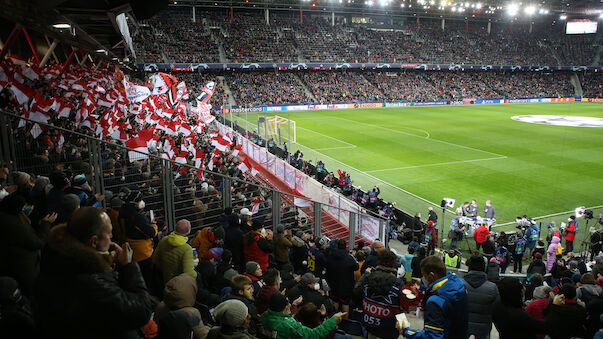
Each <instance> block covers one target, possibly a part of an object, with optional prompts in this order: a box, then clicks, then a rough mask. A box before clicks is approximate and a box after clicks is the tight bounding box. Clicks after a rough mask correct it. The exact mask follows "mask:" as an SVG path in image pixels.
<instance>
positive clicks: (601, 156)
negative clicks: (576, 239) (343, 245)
mask: <svg viewBox="0 0 603 339" xmlns="http://www.w3.org/2000/svg"><path fill="white" fill-rule="evenodd" d="M270 115H279V116H281V117H285V118H287V117H289V118H290V119H291V120H294V121H295V122H296V138H297V140H296V141H297V142H296V143H290V144H291V145H290V146H289V149H290V150H291V152H293V151H295V150H296V149H300V150H301V151H302V152H303V153H304V159H306V160H309V159H311V160H312V162H313V163H315V162H316V161H317V160H322V161H323V162H324V163H325V165H326V166H327V169H329V170H330V171H333V172H336V171H337V169H342V170H345V171H347V172H350V175H351V178H352V180H353V181H354V185H361V186H362V188H363V189H370V188H372V187H373V186H375V185H376V184H378V185H379V187H380V189H381V195H380V196H381V197H382V198H384V199H385V200H388V201H395V202H396V203H397V206H398V207H399V208H401V209H403V210H405V211H407V212H409V213H411V214H414V213H415V212H417V211H419V212H421V213H423V216H425V215H426V214H427V206H429V205H430V203H434V204H436V205H438V206H439V202H440V201H441V200H442V198H444V197H448V198H454V199H456V205H455V207H456V206H458V205H459V204H462V202H464V201H471V199H475V200H477V202H478V205H479V206H480V209H481V208H482V207H483V205H484V202H485V201H486V200H488V199H489V200H491V201H492V203H493V205H494V206H495V207H496V208H497V210H498V218H497V224H498V225H500V226H499V229H498V230H503V229H512V228H514V226H515V223H514V220H515V217H516V216H519V215H523V214H527V215H528V216H530V217H542V218H539V220H540V221H544V222H549V221H550V220H556V221H557V222H558V223H557V225H559V222H561V221H564V220H566V219H567V217H568V216H569V215H570V214H573V212H572V211H573V210H574V209H575V208H576V207H578V206H586V207H592V208H593V210H594V211H595V213H596V214H595V216H596V217H597V218H598V215H599V213H601V212H603V208H602V207H601V206H600V205H603V195H602V193H603V128H597V127H567V126H555V125H545V124H534V123H527V122H520V121H516V120H513V119H511V117H513V116H517V115H567V116H586V117H595V118H603V105H601V104H596V103H554V104H553V103H550V104H504V105H461V106H428V107H425V106H423V107H403V108H377V109H348V110H324V111H304V112H290V113H289V112H278V113H259V114H258V113H253V114H252V113H247V114H245V113H238V114H237V116H233V118H234V120H235V121H237V123H239V124H244V123H245V120H247V121H248V122H247V125H248V128H250V129H253V130H257V120H258V117H259V116H270ZM227 118H229V117H228V116H227ZM263 134H264V133H263V131H262V135H263ZM281 135H282V137H283V139H284V141H285V140H286V139H287V136H288V129H287V127H286V126H281ZM436 211H437V212H438V215H440V218H441V212H442V211H441V209H439V208H436ZM451 216H452V214H450V213H447V215H446V220H447V221H449V220H450V217H451ZM595 221H596V219H595V220H592V221H591V223H590V226H592V225H594V224H595ZM446 224H448V222H446ZM579 224H580V225H584V221H583V220H581V221H580V222H579ZM445 229H446V230H447V226H446V228H445ZM582 230H585V228H584V227H582V228H581V231H582ZM581 233H582V232H581Z"/></svg>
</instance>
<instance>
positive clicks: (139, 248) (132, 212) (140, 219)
mask: <svg viewBox="0 0 603 339" xmlns="http://www.w3.org/2000/svg"><path fill="white" fill-rule="evenodd" d="M119 223H120V224H121V225H122V227H123V228H124V229H125V230H126V237H127V239H128V242H129V243H130V246H131V247H132V251H134V256H133V260H134V261H137V262H138V261H143V260H146V259H149V258H150V257H151V255H153V238H154V237H155V236H156V235H157V226H156V225H154V224H153V225H152V224H151V223H149V221H148V220H147V217H146V216H145V215H144V214H142V213H141V212H140V211H139V210H138V209H137V208H136V207H135V206H134V205H133V204H129V203H128V204H125V205H123V206H122V207H121V208H120V209H119Z"/></svg>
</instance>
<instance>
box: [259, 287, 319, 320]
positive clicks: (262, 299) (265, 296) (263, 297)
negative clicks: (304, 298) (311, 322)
mask: <svg viewBox="0 0 603 339" xmlns="http://www.w3.org/2000/svg"><path fill="white" fill-rule="evenodd" d="M274 293H281V292H280V291H279V290H277V289H276V288H274V287H273V286H268V285H264V286H262V288H261V289H260V291H259V292H258V295H257V297H256V298H255V307H256V308H257V309H258V313H259V314H262V313H264V312H265V311H266V310H267V309H268V307H269V306H270V303H269V301H270V296H271V295H273V294H274ZM319 307H320V306H319Z"/></svg>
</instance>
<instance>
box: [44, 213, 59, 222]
mask: <svg viewBox="0 0 603 339" xmlns="http://www.w3.org/2000/svg"><path fill="white" fill-rule="evenodd" d="M58 216H59V215H58V213H50V214H47V215H46V216H44V218H42V221H47V222H48V223H50V224H52V223H53V222H55V220H57V217H58Z"/></svg>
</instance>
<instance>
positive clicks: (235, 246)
mask: <svg viewBox="0 0 603 339" xmlns="http://www.w3.org/2000/svg"><path fill="white" fill-rule="evenodd" d="M224 248H227V249H229V250H230V251H231V252H232V263H233V264H234V265H235V267H237V268H243V267H245V255H244V253H243V231H241V228H240V227H239V226H238V225H235V226H231V227H229V228H226V229H225V236H224Z"/></svg>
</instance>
